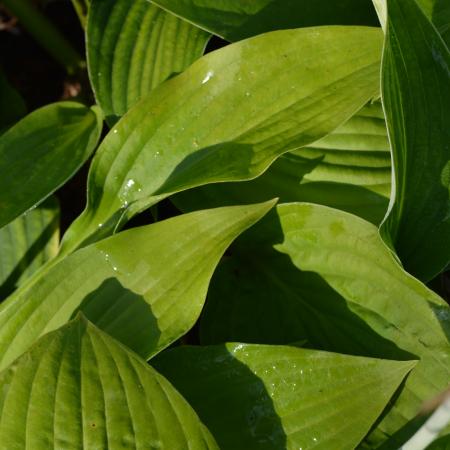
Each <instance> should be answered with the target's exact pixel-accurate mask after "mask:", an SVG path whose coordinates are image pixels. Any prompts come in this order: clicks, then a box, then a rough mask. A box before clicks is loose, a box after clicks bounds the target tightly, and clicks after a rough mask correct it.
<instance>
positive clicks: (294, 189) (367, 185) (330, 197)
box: [173, 102, 391, 282]
mask: <svg viewBox="0 0 450 450" xmlns="http://www.w3.org/2000/svg"><path fill="white" fill-rule="evenodd" d="M390 177H391V175H390V153H389V142H388V140H387V131H386V125H385V122H384V115H383V111H382V109H381V104H380V103H379V102H376V103H374V104H370V105H367V106H365V107H364V108H363V109H362V110H361V111H359V112H358V113H357V114H356V115H355V116H353V117H352V118H351V119H350V120H349V121H348V122H346V123H345V124H344V125H342V126H340V127H339V128H338V129H337V130H335V131H334V132H333V133H331V134H330V135H328V136H326V137H325V138H323V139H321V140H319V141H317V142H315V143H313V144H311V145H309V146H308V147H305V148H303V149H299V150H295V151H293V152H290V153H286V154H285V155H282V156H281V157H280V158H278V159H277V161H275V162H274V163H273V164H272V166H270V167H269V169H268V170H267V171H266V172H265V173H264V174H263V175H261V176H260V177H258V178H256V179H255V180H252V181H248V182H246V183H217V184H213V185H209V186H202V187H200V188H197V189H192V190H190V191H187V192H182V193H180V194H177V195H175V196H174V197H173V201H174V202H175V203H176V205H177V206H178V207H179V208H181V209H182V210H183V211H192V210H196V209H200V208H211V207H215V206H223V205H233V204H236V203H239V202H241V203H242V202H248V203H255V202H258V201H263V200H268V199H270V198H273V197H279V199H280V202H293V201H307V202H313V203H319V204H324V205H327V206H331V207H335V208H339V209H343V210H345V211H348V212H351V213H353V214H357V215H359V216H361V217H363V218H365V219H367V220H370V221H371V222H373V223H375V224H380V222H381V220H382V219H383V217H384V215H385V213H386V210H387V206H388V200H387V198H388V196H389V192H390ZM244 282H245V281H244Z"/></svg>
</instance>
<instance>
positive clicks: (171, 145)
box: [62, 27, 382, 254]
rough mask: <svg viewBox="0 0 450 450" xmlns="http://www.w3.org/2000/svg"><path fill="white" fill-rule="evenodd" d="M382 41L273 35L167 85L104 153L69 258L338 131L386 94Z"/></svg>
mask: <svg viewBox="0 0 450 450" xmlns="http://www.w3.org/2000/svg"><path fill="white" fill-rule="evenodd" d="M381 36H382V32H381V31H380V30H377V29H369V28H363V27H320V28H309V29H301V30H289V31H278V32H273V33H267V34H265V35H262V36H258V37H256V38H252V39H248V40H245V41H241V42H239V43H237V44H233V45H229V46H227V47H225V48H222V49H220V50H218V51H216V52H213V53H210V54H208V55H206V56H204V57H203V58H200V59H199V60H198V61H196V62H195V63H194V64H193V65H192V66H191V67H190V68H189V69H187V70H186V71H185V72H183V74H181V75H179V76H178V77H175V78H172V79H171V80H168V81H166V82H165V83H163V84H162V85H161V86H159V87H158V88H156V89H155V90H153V91H152V92H151V94H150V95H149V96H148V97H147V98H146V99H144V100H142V101H141V102H139V103H138V104H137V105H136V106H135V107H134V108H132V109H131V110H130V111H129V112H128V113H127V114H126V116H125V117H124V118H123V119H122V120H121V121H119V122H118V123H117V125H116V126H115V127H114V129H113V130H111V132H110V133H109V134H108V136H107V137H106V138H105V140H104V141H103V143H102V145H101V146H100V148H99V151H98V152H97V155H96V157H95V158H94V161H93V163H92V167H91V172H90V176H89V183H88V184H89V187H88V205H87V208H86V210H85V212H84V213H83V214H82V216H81V217H80V218H79V219H78V220H77V221H76V222H75V223H74V224H73V225H72V227H71V228H70V229H69V231H68V232H67V234H66V236H65V241H64V242H63V249H62V252H63V254H66V253H69V252H70V251H71V250H73V249H74V248H77V247H79V246H80V245H82V244H83V243H84V244H85V243H86V242H88V241H91V242H92V240H95V239H98V238H99V237H100V236H105V235H108V234H110V233H111V232H112V231H113V230H114V229H115V228H116V227H117V226H120V225H121V224H122V223H123V222H125V221H126V220H127V219H129V218H130V217H131V216H132V215H133V214H135V213H137V212H139V211H142V210H144V209H146V208H148V207H150V206H151V205H153V204H155V203H156V202H158V201H159V200H161V199H162V198H164V197H167V196H168V195H170V194H173V193H175V192H178V191H181V190H184V189H188V188H191V187H195V186H199V185H204V184H207V183H212V182H219V181H238V180H247V179H251V178H255V177H256V176H258V175H260V174H261V173H262V172H263V171H264V170H265V169H266V168H267V167H268V166H269V165H270V164H271V163H272V162H273V161H274V160H275V159H276V158H277V157H278V156H280V155H281V154H282V153H285V152H287V151H289V150H293V149H296V148H299V147H302V146H305V145H308V144H311V143H312V142H314V141H317V140H318V139H319V138H321V137H323V136H325V135H326V134H328V133H329V132H331V131H333V130H334V129H335V128H336V127H338V126H339V125H341V124H342V123H343V122H345V121H346V120H348V119H349V118H350V117H351V116H352V115H353V114H355V112H357V111H358V110H359V109H360V108H361V107H362V106H363V105H364V104H365V103H367V101H368V100H370V99H371V98H372V97H374V96H377V95H378V89H379V64H380V63H379V57H380V50H381V47H380V45H381V42H380V38H381ZM318 74H320V75H318Z"/></svg>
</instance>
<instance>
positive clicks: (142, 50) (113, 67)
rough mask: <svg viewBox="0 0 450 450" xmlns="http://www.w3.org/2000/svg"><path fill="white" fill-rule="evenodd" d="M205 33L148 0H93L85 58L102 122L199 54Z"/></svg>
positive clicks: (122, 111)
mask: <svg viewBox="0 0 450 450" xmlns="http://www.w3.org/2000/svg"><path fill="white" fill-rule="evenodd" d="M209 37H210V35H209V34H208V33H206V32H205V31H203V30H201V29H199V28H197V27H195V26H194V25H191V24H190V23H188V22H185V21H184V20H182V19H179V18H178V17H175V16H173V15H172V14H170V13H168V12H166V11H164V10H162V9H161V8H159V7H158V6H156V5H154V4H153V3H150V2H148V1H147V0H92V1H91V5H90V10H89V20H88V25H87V34H86V41H87V60H88V67H89V75H90V79H91V83H92V88H93V89H94V93H95V97H96V99H97V102H98V104H99V105H100V106H101V108H102V110H103V112H104V114H105V116H106V120H108V122H109V123H114V122H116V121H117V120H118V119H119V118H120V116H122V115H123V114H125V113H126V112H127V111H128V110H129V109H130V108H131V107H132V106H133V105H134V104H135V103H136V102H137V101H138V100H139V99H140V98H142V97H143V96H145V95H146V94H147V93H148V92H150V90H151V89H153V88H154V87H156V86H157V85H158V84H161V83H162V82H163V81H164V80H166V79H167V78H169V77H170V76H171V75H173V74H175V73H178V72H182V71H183V70H184V69H185V68H186V67H188V66H189V65H190V64H191V63H192V62H194V61H195V60H196V59H197V58H199V57H200V56H202V54H203V51H204V49H205V45H206V43H207V41H208V39H209Z"/></svg>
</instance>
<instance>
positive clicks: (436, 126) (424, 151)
mask: <svg viewBox="0 0 450 450" xmlns="http://www.w3.org/2000/svg"><path fill="white" fill-rule="evenodd" d="M388 14H389V20H388V24H387V33H386V45H385V50H384V58H383V81H382V90H383V103H384V108H385V111H386V120H387V124H388V131H389V136H390V141H391V145H392V153H393V161H394V167H395V169H394V174H395V186H396V187H395V192H394V193H393V200H392V201H391V205H390V211H389V216H388V218H387V220H386V221H385V223H384V225H383V229H382V231H383V236H384V237H385V239H386V241H387V242H389V243H390V244H391V245H392V246H393V247H394V248H395V250H396V251H397V254H398V255H399V257H400V259H401V261H402V262H403V264H404V266H405V268H406V269H407V270H408V271H409V272H411V273H413V274H414V275H416V276H418V277H419V278H421V279H423V280H430V279H431V278H432V277H433V276H434V275H436V274H437V273H439V272H440V271H441V270H442V269H443V268H444V267H445V266H446V265H447V263H448V262H449V261H450V209H449V208H450V193H449V192H450V191H449V189H450V169H449V168H450V127H449V126H448V124H449V123H450V108H449V105H450V89H449V81H450V52H449V50H448V48H447V47H446V46H445V44H444V42H443V41H442V39H441V38H440V36H439V34H438V33H437V31H436V29H435V28H434V27H433V25H432V24H431V23H430V22H429V21H428V20H427V18H426V17H425V15H424V14H423V12H422V11H421V9H420V8H419V6H418V5H417V4H416V2H415V0H405V1H398V0H392V1H390V2H389V3H388Z"/></svg>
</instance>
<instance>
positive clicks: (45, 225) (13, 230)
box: [0, 197, 59, 298]
mask: <svg viewBox="0 0 450 450" xmlns="http://www.w3.org/2000/svg"><path fill="white" fill-rule="evenodd" d="M58 246H59V204H58V201H57V200H56V198H55V197H50V198H48V199H47V200H46V201H45V202H44V203H42V204H41V205H40V206H38V207H37V208H34V209H32V210H30V211H28V212H26V213H25V214H23V215H21V216H20V217H18V218H17V219H15V220H13V221H12V222H11V223H9V224H8V225H5V226H4V227H3V228H0V298H5V297H6V296H7V295H9V294H10V293H11V291H13V290H14V288H15V287H17V286H18V285H19V284H21V283H22V282H23V281H24V280H25V279H27V278H28V277H29V276H30V275H31V274H32V273H34V272H35V271H36V270H37V269H39V267H41V266H42V265H44V264H45V263H46V262H47V261H49V260H50V259H52V258H53V257H55V256H56V254H57V253H58Z"/></svg>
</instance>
